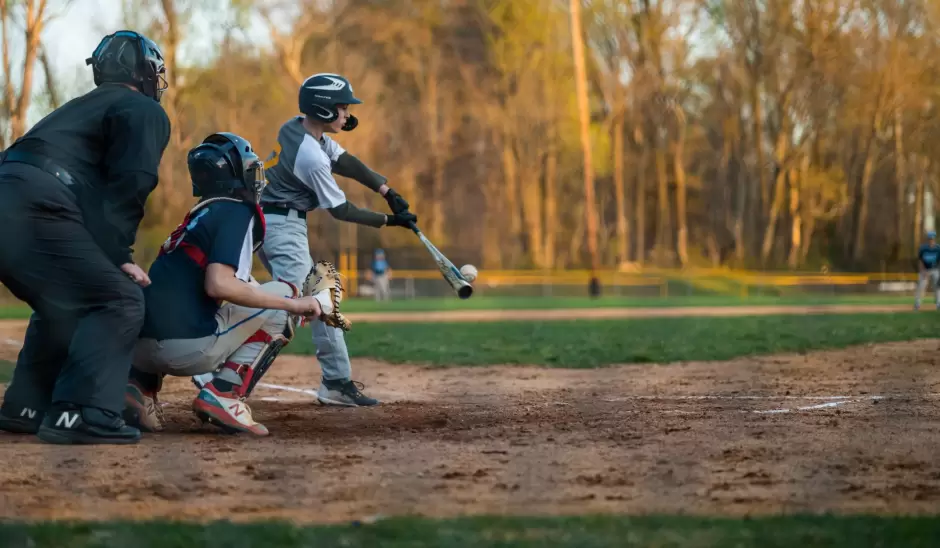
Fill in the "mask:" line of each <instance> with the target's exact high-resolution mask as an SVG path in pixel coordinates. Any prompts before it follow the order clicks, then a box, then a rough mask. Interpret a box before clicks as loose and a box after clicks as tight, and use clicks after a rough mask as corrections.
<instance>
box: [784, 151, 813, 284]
mask: <svg viewBox="0 0 940 548" xmlns="http://www.w3.org/2000/svg"><path fill="white" fill-rule="evenodd" d="M808 173H809V155H804V156H803V159H802V161H801V162H800V173H799V174H797V173H796V170H795V169H793V170H790V256H789V257H787V265H788V266H789V267H790V268H791V269H793V268H797V267H798V266H800V248H801V247H802V241H801V240H800V237H801V236H802V233H801V230H802V223H803V219H802V216H801V215H800V188H801V186H802V185H803V184H805V181H806V177H807V175H808Z"/></svg>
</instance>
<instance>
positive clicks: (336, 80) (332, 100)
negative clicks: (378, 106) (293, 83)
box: [299, 72, 362, 131]
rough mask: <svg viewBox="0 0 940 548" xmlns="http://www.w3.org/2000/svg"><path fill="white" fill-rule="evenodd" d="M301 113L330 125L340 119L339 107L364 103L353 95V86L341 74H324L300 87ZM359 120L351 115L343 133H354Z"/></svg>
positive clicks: (312, 77)
mask: <svg viewBox="0 0 940 548" xmlns="http://www.w3.org/2000/svg"><path fill="white" fill-rule="evenodd" d="M299 102H300V112H303V113H304V114H306V115H307V116H310V117H311V118H313V119H314V120H319V121H320V122H323V123H326V124H329V123H332V122H335V121H336V119H337V118H339V110H338V109H337V105H360V104H362V101H361V100H359V99H357V98H356V97H355V96H354V95H353V88H352V84H350V83H349V80H347V79H346V78H344V77H343V76H340V75H339V74H331V73H328V72H323V73H320V74H314V75H313V76H311V77H310V78H307V79H306V80H304V83H303V84H301V86H300V97H299ZM358 125H359V120H358V119H357V118H356V117H355V116H353V115H352V114H350V115H349V118H347V119H346V123H345V124H344V125H343V131H352V130H354V129H356V126H358Z"/></svg>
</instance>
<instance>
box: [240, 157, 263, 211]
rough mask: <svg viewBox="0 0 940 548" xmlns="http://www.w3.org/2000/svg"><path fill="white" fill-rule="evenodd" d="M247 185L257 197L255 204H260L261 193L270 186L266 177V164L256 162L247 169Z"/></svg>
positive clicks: (259, 161)
mask: <svg viewBox="0 0 940 548" xmlns="http://www.w3.org/2000/svg"><path fill="white" fill-rule="evenodd" d="M245 184H246V185H248V188H249V190H251V192H252V195H253V196H254V197H255V203H258V202H260V201H261V193H262V192H264V187H266V186H268V180H267V179H266V178H265V176H264V162H262V161H261V160H254V161H252V162H251V163H249V164H248V166H246V167H245Z"/></svg>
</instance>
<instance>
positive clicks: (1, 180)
mask: <svg viewBox="0 0 940 548" xmlns="http://www.w3.org/2000/svg"><path fill="white" fill-rule="evenodd" d="M86 64H89V65H91V66H92V70H93V72H94V79H95V85H96V88H95V89H94V90H92V91H91V92H89V93H87V94H85V95H83V96H81V97H78V98H76V99H73V100H72V101H69V102H68V103H66V104H65V105H62V106H61V107H60V108H58V109H56V110H55V111H54V112H52V113H51V114H49V115H48V116H46V117H45V118H44V119H42V120H41V121H40V122H39V123H37V124H36V125H35V126H34V127H33V128H32V129H31V130H30V131H29V132H28V133H26V134H25V135H23V136H22V137H21V138H20V139H18V140H17V141H16V142H14V143H13V144H12V145H11V146H10V148H9V149H7V150H6V151H4V152H3V153H2V154H0V218H2V219H3V222H4V227H5V229H6V235H7V238H6V239H5V241H4V243H3V244H2V246H0V282H2V283H3V284H4V285H6V286H7V287H8V288H9V289H10V291H11V292H12V293H13V294H14V295H16V296H17V297H18V298H19V299H21V300H23V301H26V302H27V303H29V305H30V307H32V309H33V316H32V317H31V318H30V322H29V327H28V329H27V332H26V340H25V342H24V345H23V350H22V351H21V352H20V354H19V357H18V359H17V362H16V369H15V371H14V373H13V380H12V383H11V384H10V386H9V387H8V388H7V391H6V394H5V395H4V398H3V404H2V405H0V429H2V430H6V431H8V432H15V433H26V434H31V433H37V434H38V436H39V438H40V439H41V440H43V441H46V442H50V443H60V444H70V443H136V442H137V441H138V440H139V439H140V431H139V430H137V429H136V428H131V427H129V426H127V425H126V424H125V423H124V421H123V420H122V418H121V411H122V410H123V408H124V388H125V386H126V385H127V376H128V372H129V370H130V365H131V354H132V352H133V348H134V344H135V342H136V340H137V337H138V334H139V332H140V329H141V326H142V324H143V318H144V301H143V294H142V291H141V288H140V287H138V286H144V285H147V284H148V283H149V279H148V278H147V274H146V273H145V272H144V271H143V270H142V269H141V268H140V267H139V266H137V265H136V264H134V262H133V259H132V258H131V257H132V252H131V246H132V245H133V244H134V240H135V238H136V235H137V227H138V225H139V224H140V220H141V218H142V217H143V215H144V204H145V203H146V201H147V197H148V196H149V195H150V193H151V192H152V191H153V189H154V188H155V187H156V186H157V168H158V166H159V165H160V160H161V159H162V157H163V152H164V150H165V149H166V146H167V143H168V142H169V135H170V121H169V118H168V117H167V115H166V112H164V110H163V108H162V107H161V106H160V104H159V102H160V97H161V95H162V94H163V92H164V91H165V90H166V88H167V83H166V77H165V76H166V67H165V64H164V61H163V55H162V53H161V52H160V49H159V48H158V47H157V45H156V44H155V43H153V41H151V40H150V39H148V38H146V37H144V36H142V35H140V34H138V33H136V32H132V31H119V32H116V33H114V34H111V35H108V36H106V37H105V38H104V39H103V40H102V41H101V43H100V44H99V45H98V47H97V48H96V49H95V51H94V53H93V54H92V56H91V57H90V58H89V59H88V60H87V61H86Z"/></svg>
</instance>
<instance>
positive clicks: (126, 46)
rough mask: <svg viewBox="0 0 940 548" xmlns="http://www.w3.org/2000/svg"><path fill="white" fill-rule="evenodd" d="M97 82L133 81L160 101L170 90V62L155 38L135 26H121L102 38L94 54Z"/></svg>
mask: <svg viewBox="0 0 940 548" xmlns="http://www.w3.org/2000/svg"><path fill="white" fill-rule="evenodd" d="M85 64H86V65H91V68H92V71H93V73H94V76H95V85H96V86H100V85H101V84H105V83H110V84H130V85H132V86H135V87H136V88H137V89H139V90H140V91H141V92H143V94H144V95H146V96H147V97H150V98H151V99H153V100H154V101H156V102H158V103H159V102H160V97H161V96H162V95H163V92H164V91H166V88H167V81H166V64H165V63H164V62H163V53H162V52H161V51H160V47H159V46H157V44H156V43H154V41H153V40H151V39H149V38H147V37H146V36H144V35H142V34H140V33H137V32H134V31H132V30H119V31H117V32H115V33H114V34H109V35H107V36H105V37H104V38H102V39H101V42H100V43H99V44H98V47H97V48H95V51H94V53H92V54H91V57H89V58H88V59H85Z"/></svg>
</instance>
